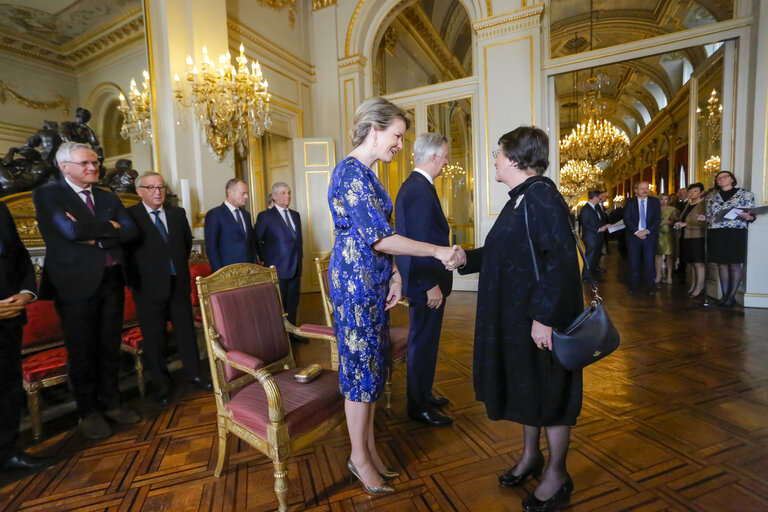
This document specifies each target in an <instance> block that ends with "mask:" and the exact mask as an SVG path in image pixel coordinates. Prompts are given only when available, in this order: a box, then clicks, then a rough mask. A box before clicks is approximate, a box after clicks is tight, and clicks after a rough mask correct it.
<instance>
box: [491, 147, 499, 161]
mask: <svg viewBox="0 0 768 512" xmlns="http://www.w3.org/2000/svg"><path fill="white" fill-rule="evenodd" d="M491 155H493V159H494V160H496V159H497V158H498V157H499V150H498V149H496V150H494V151H491Z"/></svg>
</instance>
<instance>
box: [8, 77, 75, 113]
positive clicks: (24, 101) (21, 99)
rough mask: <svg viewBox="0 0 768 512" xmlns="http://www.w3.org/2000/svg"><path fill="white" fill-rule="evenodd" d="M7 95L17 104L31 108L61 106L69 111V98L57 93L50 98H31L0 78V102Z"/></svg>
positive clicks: (46, 108) (49, 108) (47, 108)
mask: <svg viewBox="0 0 768 512" xmlns="http://www.w3.org/2000/svg"><path fill="white" fill-rule="evenodd" d="M8 96H10V97H11V99H12V100H14V101H15V102H16V103H18V104H19V105H23V106H25V107H27V108H31V109H32V110H53V109H55V108H58V107H63V110H64V111H65V112H67V111H69V98H65V97H63V96H59V95H58V94H57V95H56V96H55V97H54V99H52V100H48V101H45V100H33V99H31V98H27V97H25V96H22V95H21V94H19V93H18V92H16V91H14V90H13V89H11V88H10V86H9V85H8V84H7V83H5V82H3V81H2V80H0V103H5V102H6V101H7V100H8Z"/></svg>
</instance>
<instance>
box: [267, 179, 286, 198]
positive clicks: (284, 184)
mask: <svg viewBox="0 0 768 512" xmlns="http://www.w3.org/2000/svg"><path fill="white" fill-rule="evenodd" d="M280 187H285V188H287V189H288V190H290V189H291V187H290V185H288V184H287V183H283V182H282V181H278V182H277V183H275V184H274V185H272V190H271V191H270V192H269V195H270V196H273V195H274V194H277V189H279V188H280ZM273 200H274V199H273Z"/></svg>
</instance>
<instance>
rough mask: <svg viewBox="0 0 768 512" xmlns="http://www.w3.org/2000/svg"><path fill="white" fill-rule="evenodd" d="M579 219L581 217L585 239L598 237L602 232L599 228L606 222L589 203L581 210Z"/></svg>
mask: <svg viewBox="0 0 768 512" xmlns="http://www.w3.org/2000/svg"><path fill="white" fill-rule="evenodd" d="M579 219H581V237H582V238H583V239H584V240H585V241H586V240H587V239H590V240H595V239H597V237H598V235H599V234H600V233H598V231H597V230H598V229H600V227H602V226H603V224H605V222H603V219H602V215H600V213H598V212H597V210H595V209H594V208H592V206H590V205H589V204H585V205H584V206H582V207H581V211H579Z"/></svg>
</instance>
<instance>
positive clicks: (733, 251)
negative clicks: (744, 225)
mask: <svg viewBox="0 0 768 512" xmlns="http://www.w3.org/2000/svg"><path fill="white" fill-rule="evenodd" d="M707 236H708V237H709V238H708V240H707V244H708V248H709V261H711V262H712V263H719V264H721V265H732V264H737V263H744V262H745V261H746V260H747V230H746V229H739V228H720V229H710V230H709V231H707Z"/></svg>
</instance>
